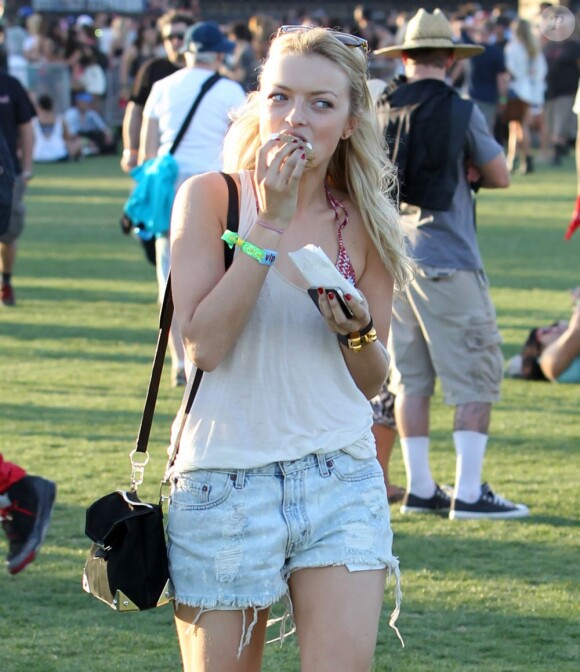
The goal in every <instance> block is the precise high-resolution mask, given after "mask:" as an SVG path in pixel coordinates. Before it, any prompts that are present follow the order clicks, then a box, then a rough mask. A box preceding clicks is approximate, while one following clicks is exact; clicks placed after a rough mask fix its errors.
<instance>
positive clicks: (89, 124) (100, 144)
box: [64, 91, 115, 156]
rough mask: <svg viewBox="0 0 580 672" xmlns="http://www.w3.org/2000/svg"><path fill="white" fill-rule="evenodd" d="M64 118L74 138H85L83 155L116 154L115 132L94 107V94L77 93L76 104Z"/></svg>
mask: <svg viewBox="0 0 580 672" xmlns="http://www.w3.org/2000/svg"><path fill="white" fill-rule="evenodd" d="M64 120H65V122H66V125H67V127H68V129H69V131H70V133H71V136H72V137H73V138H79V137H80V138H84V142H83V155H85V156H89V155H92V154H114V153H115V143H114V138H113V132H112V131H111V129H110V128H109V127H108V126H107V124H106V123H105V121H104V119H103V118H102V117H101V115H100V114H99V113H98V112H97V111H96V110H95V109H94V108H93V96H92V94H90V93H87V92H85V91H84V92H81V93H77V94H76V95H75V99H74V105H73V106H72V107H69V109H68V110H67V111H66V112H65V113H64Z"/></svg>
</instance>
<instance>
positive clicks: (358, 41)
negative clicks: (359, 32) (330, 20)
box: [276, 26, 369, 54]
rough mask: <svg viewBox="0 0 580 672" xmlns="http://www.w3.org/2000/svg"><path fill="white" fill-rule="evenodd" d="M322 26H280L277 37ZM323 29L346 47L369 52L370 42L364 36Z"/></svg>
mask: <svg viewBox="0 0 580 672" xmlns="http://www.w3.org/2000/svg"><path fill="white" fill-rule="evenodd" d="M315 28H320V26H280V28H278V31H277V33H276V37H280V35H287V34H288V33H306V32H307V31H309V30H313V29H315ZM323 30H326V31H328V32H329V33H331V34H332V35H333V36H334V37H336V39H337V40H338V41H339V42H342V44H344V46H345V47H352V48H357V47H360V48H361V49H362V50H363V52H364V53H365V54H368V51H369V43H368V42H367V41H366V40H364V39H363V38H362V37H357V36H356V35H351V34H350V33H342V32H340V31H339V30H335V29H334V28H323Z"/></svg>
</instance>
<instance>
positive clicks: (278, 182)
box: [168, 26, 408, 672]
mask: <svg viewBox="0 0 580 672" xmlns="http://www.w3.org/2000/svg"><path fill="white" fill-rule="evenodd" d="M366 49H367V43H366V42H365V40H363V39H361V38H357V37H354V36H352V35H348V34H345V33H338V32H336V31H330V30H326V29H324V28H312V29H310V28H308V27H304V26H285V27H282V28H280V30H279V31H278V36H277V37H276V38H275V39H274V40H273V41H272V44H271V47H270V50H269V56H268V59H267V60H266V61H265V63H264V67H263V69H262V72H261V74H260V82H259V89H258V91H256V92H255V93H252V94H250V95H249V97H248V100H247V103H246V104H245V105H244V106H243V108H242V109H241V110H240V111H239V114H238V115H237V118H236V119H235V121H234V123H233V125H232V128H231V129H230V132H229V133H228V135H227V136H226V142H225V148H224V153H225V164H224V165H225V166H226V170H228V171H229V172H230V173H231V174H232V176H233V178H234V180H235V182H236V184H237V187H238V191H239V196H240V217H239V231H238V234H233V233H228V232H227V231H226V232H224V229H225V223H226V215H227V206H226V204H227V201H228V198H227V189H226V183H225V181H224V178H223V177H222V176H221V175H220V174H219V173H206V174H203V175H198V176H195V177H193V178H191V179H190V180H188V181H187V182H186V183H185V184H184V185H183V186H182V187H181V189H180V190H179V192H178V194H177V198H176V202H175V205H174V209H173V217H172V222H171V236H172V248H171V258H172V274H173V276H172V277H173V296H174V302H175V310H176V317H177V321H178V323H179V326H180V330H181V335H182V338H183V341H184V344H185V350H186V356H187V359H188V361H189V365H190V366H191V365H196V366H198V367H200V368H201V369H203V370H204V371H206V374H205V376H204V378H203V380H202V382H201V386H200V389H199V392H198V395H197V397H196V400H195V403H194V404H193V408H192V412H191V416H190V417H189V419H188V421H187V423H186V426H185V431H184V433H183V437H182V440H181V446H180V449H179V453H178V456H177V459H176V461H175V463H174V464H173V466H172V468H171V469H170V477H171V482H172V492H171V497H170V506H169V522H168V535H169V560H170V568H171V569H170V571H171V578H172V581H173V584H174V587H175V594H176V605H177V606H176V612H175V616H176V624H177V631H178V635H179V642H180V648H181V654H182V658H183V665H184V670H186V672H192V671H193V670H196V671H197V672H208V671H214V670H215V671H218V670H219V672H229V671H233V670H235V671H243V672H258V670H260V669H261V661H262V654H263V648H264V642H265V640H266V627H267V624H268V617H269V610H270V607H271V606H272V605H273V604H274V603H276V602H277V601H278V600H280V599H284V601H285V602H286V605H287V611H286V617H285V618H284V621H285V620H286V618H287V617H290V616H291V617H292V618H293V620H294V623H295V626H296V630H297V636H298V644H299V647H300V665H301V670H303V672H331V671H332V672H334V671H335V670H337V669H344V670H349V671H350V672H367V671H368V670H370V669H371V665H372V660H373V653H374V649H375V643H376V637H377V629H378V627H379V619H380V613H381V607H382V603H383V597H384V588H385V580H386V579H387V576H388V575H389V573H390V572H392V573H393V574H394V575H395V577H396V580H397V587H396V596H397V605H396V609H395V612H394V614H393V616H392V618H391V622H392V623H393V624H394V621H395V620H396V616H397V614H398V605H399V600H400V592H399V588H398V574H399V570H398V562H397V559H396V558H395V557H394V556H393V553H392V546H391V544H392V532H391V529H390V523H389V509H388V504H387V496H386V491H385V485H384V481H383V474H382V470H381V467H380V464H379V463H378V461H377V459H376V455H375V445H374V440H373V436H372V431H371V428H372V412H371V406H370V404H369V402H368V400H369V399H371V398H372V397H373V396H374V395H375V394H376V393H377V392H378V391H379V389H380V387H381V385H382V383H383V381H384V380H385V378H386V375H387V370H388V363H389V358H388V354H387V351H386V348H385V343H386V341H387V337H388V333H389V326H390V318H391V302H392V295H393V286H394V285H395V283H396V284H398V285H403V284H405V282H406V279H407V274H408V271H407V269H408V261H407V257H406V253H405V249H404V242H403V236H402V234H401V231H400V229H399V221H398V214H397V208H396V205H395V203H394V202H393V199H392V197H391V194H392V190H393V188H394V186H395V181H394V173H393V168H392V166H391V165H390V164H389V163H388V162H387V160H386V159H385V158H384V157H386V153H385V151H384V149H382V146H383V141H382V138H381V135H380V132H379V129H378V127H377V121H376V117H375V113H374V110H373V105H372V99H371V95H370V92H369V89H368V86H367V82H366V70H367V62H366ZM223 237H225V239H227V240H229V241H230V243H232V244H234V245H235V249H236V255H235V258H234V261H233V264H232V266H231V268H230V269H229V270H228V271H227V273H226V272H224V249H223V246H224V242H223V240H222V238H223ZM236 237H237V243H234V242H233V241H235V240H236ZM249 243H251V245H249ZM309 243H313V244H314V245H317V246H320V247H321V248H322V249H323V250H324V252H325V253H326V254H327V255H328V256H329V257H330V259H332V260H333V261H334V262H336V267H337V269H338V270H339V271H340V273H342V275H343V276H344V277H345V278H346V279H347V280H348V281H349V282H350V283H351V284H352V287H353V290H352V293H351V292H349V291H347V292H345V294H344V301H345V303H346V305H347V306H348V308H349V309H350V312H351V317H347V316H346V314H345V313H344V312H343V310H342V308H341V306H340V305H339V301H338V297H337V295H336V293H335V291H334V288H332V287H318V288H316V296H317V298H318V306H319V309H317V308H316V306H315V305H314V303H313V301H311V299H310V297H309V295H308V293H307V289H308V288H309V285H308V283H307V282H306V281H305V280H304V278H303V277H302V276H301V274H300V273H299V272H298V270H297V269H296V267H295V266H294V265H293V263H292V261H291V259H290V257H289V253H290V252H293V251H295V250H298V249H300V248H302V247H303V246H305V245H307V244H309ZM355 287H356V290H357V292H360V299H359V298H355V297H356V296H357V294H355V291H354V289H355ZM326 290H328V291H326ZM282 635H283V633H281V636H282Z"/></svg>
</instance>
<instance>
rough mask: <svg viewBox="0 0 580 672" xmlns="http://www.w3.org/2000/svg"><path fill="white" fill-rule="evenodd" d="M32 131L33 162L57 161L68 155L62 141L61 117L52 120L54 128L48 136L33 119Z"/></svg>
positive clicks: (35, 119)
mask: <svg viewBox="0 0 580 672" xmlns="http://www.w3.org/2000/svg"><path fill="white" fill-rule="evenodd" d="M32 128H33V131H34V149H33V154H32V158H33V160H34V161H39V162H42V161H59V160H60V159H64V158H65V157H66V156H67V155H68V150H67V147H66V143H65V141H64V128H63V125H62V117H61V116H60V115H58V116H57V117H56V118H55V120H54V126H53V127H52V130H51V132H50V134H49V135H48V136H46V135H45V134H44V133H43V131H42V127H41V126H40V122H39V121H38V119H37V118H36V117H35V118H34V119H33V120H32Z"/></svg>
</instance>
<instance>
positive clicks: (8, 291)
mask: <svg viewBox="0 0 580 672" xmlns="http://www.w3.org/2000/svg"><path fill="white" fill-rule="evenodd" d="M0 300H1V301H2V305H3V306H14V305H15V304H16V299H15V298H14V290H13V289H12V285H6V284H3V285H2V287H1V288H0Z"/></svg>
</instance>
